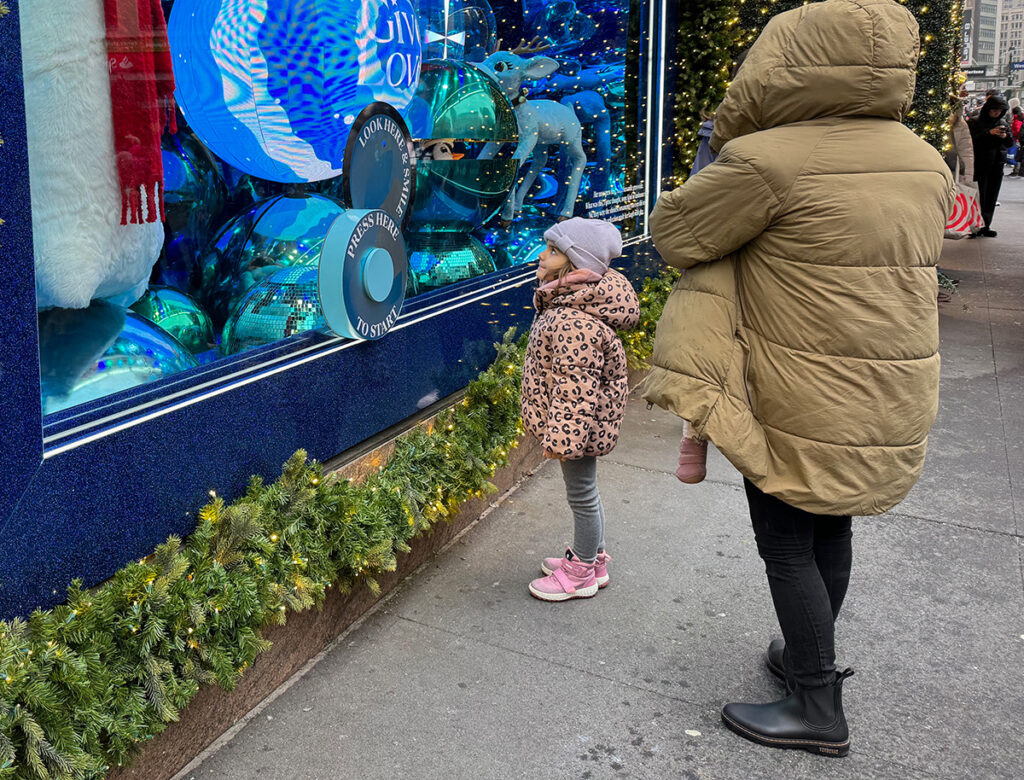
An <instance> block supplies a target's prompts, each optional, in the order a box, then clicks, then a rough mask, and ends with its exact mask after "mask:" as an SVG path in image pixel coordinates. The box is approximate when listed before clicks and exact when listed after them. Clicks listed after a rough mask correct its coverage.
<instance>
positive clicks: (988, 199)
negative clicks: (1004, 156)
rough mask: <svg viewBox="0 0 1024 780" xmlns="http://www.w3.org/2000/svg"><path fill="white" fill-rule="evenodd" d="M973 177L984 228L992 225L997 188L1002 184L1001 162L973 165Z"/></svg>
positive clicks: (997, 198) (997, 196) (997, 195)
mask: <svg viewBox="0 0 1024 780" xmlns="http://www.w3.org/2000/svg"><path fill="white" fill-rule="evenodd" d="M974 178H975V180H976V181H977V182H978V208H980V209H981V218H982V219H983V220H985V228H986V229H988V228H989V227H991V225H992V215H993V214H995V211H996V201H997V200H999V188H1000V187H1001V186H1002V185H1003V163H1002V161H1001V160H1000V161H999V163H998V164H996V165H993V164H988V165H984V164H983V165H977V164H976V165H975V170H974Z"/></svg>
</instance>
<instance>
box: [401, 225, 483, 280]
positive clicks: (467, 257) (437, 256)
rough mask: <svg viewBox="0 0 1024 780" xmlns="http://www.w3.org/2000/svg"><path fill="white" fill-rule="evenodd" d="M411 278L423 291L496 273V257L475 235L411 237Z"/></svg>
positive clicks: (449, 234) (424, 235) (440, 234)
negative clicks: (492, 272)
mask: <svg viewBox="0 0 1024 780" xmlns="http://www.w3.org/2000/svg"><path fill="white" fill-rule="evenodd" d="M407 243H408V247H409V277H410V279H411V280H413V282H414V283H415V284H416V286H417V288H418V289H419V291H420V292H426V291H428V290H434V289H437V288H438V287H445V286H446V285H449V284H454V283H456V282H462V281H465V280H466V279H473V278H475V277H477V276H483V275H484V274H489V273H490V272H491V271H494V270H496V265H495V262H494V257H493V256H492V255H491V253H490V252H489V251H487V248H486V247H485V246H484V245H483V244H481V243H480V242H479V241H478V240H477V239H475V238H473V236H469V235H465V234H460V233H422V234H410V235H409V236H408V241H407Z"/></svg>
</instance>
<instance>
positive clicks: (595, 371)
mask: <svg viewBox="0 0 1024 780" xmlns="http://www.w3.org/2000/svg"><path fill="white" fill-rule="evenodd" d="M533 303H534V306H535V307H536V309H537V317H536V319H535V320H534V322H533V327H532V328H530V341H529V344H528V346H527V348H526V361H525V363H524V364H523V385H522V396H521V400H520V409H521V411H522V416H523V424H524V425H525V427H526V430H528V431H529V432H530V433H531V434H533V435H534V436H536V437H537V439H539V440H540V442H541V444H542V445H543V446H544V448H545V449H546V450H548V451H550V452H552V453H554V454H555V455H557V456H558V457H560V458H565V459H567V460H575V459H578V458H582V457H584V456H587V455H605V454H607V453H609V452H611V451H612V449H613V448H614V447H615V444H616V442H617V441H618V438H619V425H620V424H621V423H622V415H623V413H624V412H625V409H626V395H627V394H628V393H629V384H628V378H627V373H626V352H625V350H624V349H623V347H622V342H621V341H620V340H619V337H618V336H617V335H616V333H615V331H616V330H629V329H630V328H633V327H635V326H636V324H637V321H638V320H639V319H640V302H639V301H638V300H637V297H636V293H635V292H634V291H633V287H632V286H631V285H630V283H629V280H628V279H626V277H625V276H623V275H622V274H620V273H619V272H618V271H608V272H607V273H605V275H604V276H603V277H602V276H599V275H598V274H596V273H594V272H593V271H588V270H576V271H573V272H571V273H569V274H567V275H566V276H565V277H563V278H562V279H561V280H558V281H555V282H548V283H547V284H545V285H543V286H541V287H540V288H538V289H537V292H536V294H535V295H534V301H533Z"/></svg>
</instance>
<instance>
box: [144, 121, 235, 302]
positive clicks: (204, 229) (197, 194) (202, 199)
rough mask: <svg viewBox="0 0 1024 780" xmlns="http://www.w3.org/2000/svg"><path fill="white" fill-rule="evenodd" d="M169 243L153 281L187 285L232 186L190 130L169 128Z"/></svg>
mask: <svg viewBox="0 0 1024 780" xmlns="http://www.w3.org/2000/svg"><path fill="white" fill-rule="evenodd" d="M161 157H162V159H163V166H164V211H165V213H166V219H165V220H164V247H163V251H161V253H160V259H159V260H157V263H156V265H155V266H154V268H153V274H152V276H151V277H150V281H152V282H154V283H156V284H164V285H169V286H171V287H176V288H178V289H179V290H188V289H190V287H191V285H193V284H194V282H195V281H196V274H197V272H198V267H197V266H198V262H199V257H200V254H201V253H202V250H203V247H205V246H206V242H207V241H209V240H210V233H211V231H212V229H213V226H214V220H216V219H217V217H219V216H220V214H221V213H222V212H223V211H224V206H225V204H226V203H227V188H226V186H225V184H224V177H223V175H221V171H220V168H219V166H218V165H217V163H216V162H215V161H214V159H213V156H212V155H211V154H210V152H209V151H208V150H207V149H206V147H205V146H203V145H202V143H200V142H199V139H198V138H196V137H195V136H194V135H193V134H192V133H190V132H188V131H187V130H179V131H178V132H177V133H175V134H174V135H171V134H170V133H164V135H163V139H162V140H161Z"/></svg>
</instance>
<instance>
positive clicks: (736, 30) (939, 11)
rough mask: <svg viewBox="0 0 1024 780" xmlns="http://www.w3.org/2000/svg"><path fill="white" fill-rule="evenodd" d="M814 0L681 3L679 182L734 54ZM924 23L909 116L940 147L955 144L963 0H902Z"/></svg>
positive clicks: (726, 80)
mask: <svg viewBox="0 0 1024 780" xmlns="http://www.w3.org/2000/svg"><path fill="white" fill-rule="evenodd" d="M808 1H809V0H690V1H689V2H687V3H680V4H679V7H678V11H677V13H678V28H677V36H676V63H675V64H676V88H675V95H676V97H675V109H676V111H675V130H676V138H675V146H676V150H675V157H674V178H675V181H676V183H682V182H683V181H685V179H686V177H687V175H688V174H689V172H690V168H691V167H692V165H693V159H694V157H695V156H696V154H697V146H698V139H697V130H698V128H699V127H700V124H701V122H702V121H703V119H704V118H705V117H707V116H708V115H710V114H711V113H712V112H713V111H714V110H715V108H716V107H717V106H718V104H719V103H721V102H722V98H723V97H724V96H725V89H726V87H728V85H729V79H730V77H731V75H732V69H733V65H734V62H735V60H734V58H735V56H736V55H737V54H739V52H741V51H742V50H743V49H745V48H747V47H748V46H750V44H752V43H753V42H754V40H755V39H756V38H757V36H758V35H759V34H760V32H761V30H762V29H763V28H764V25H765V24H766V23H767V22H768V20H769V19H771V18H772V17H773V16H774V15H776V14H779V13H782V12H783V11H788V10H790V9H792V8H797V7H799V6H801V5H806V4H807V2H808ZM898 2H900V3H901V4H903V5H905V6H907V8H908V9H909V10H910V11H911V12H912V13H913V14H914V16H915V17H916V19H917V23H918V26H919V27H920V34H921V57H920V60H919V61H918V65H917V88H916V90H915V92H914V103H913V105H912V106H911V107H910V111H909V112H908V113H907V116H906V124H907V125H908V126H909V127H910V128H911V129H912V130H913V131H914V132H915V133H917V134H918V135H919V136H921V137H922V138H924V139H925V140H926V141H928V143H930V144H932V145H933V146H935V147H936V148H937V149H939V150H940V151H945V150H947V149H948V148H949V144H950V136H949V122H948V119H949V114H950V112H951V110H952V97H953V94H955V92H956V91H957V90H958V88H959V86H960V83H961V80H962V78H961V74H960V72H959V61H960V56H959V54H960V49H959V46H960V34H961V30H962V28H963V0H898Z"/></svg>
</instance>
